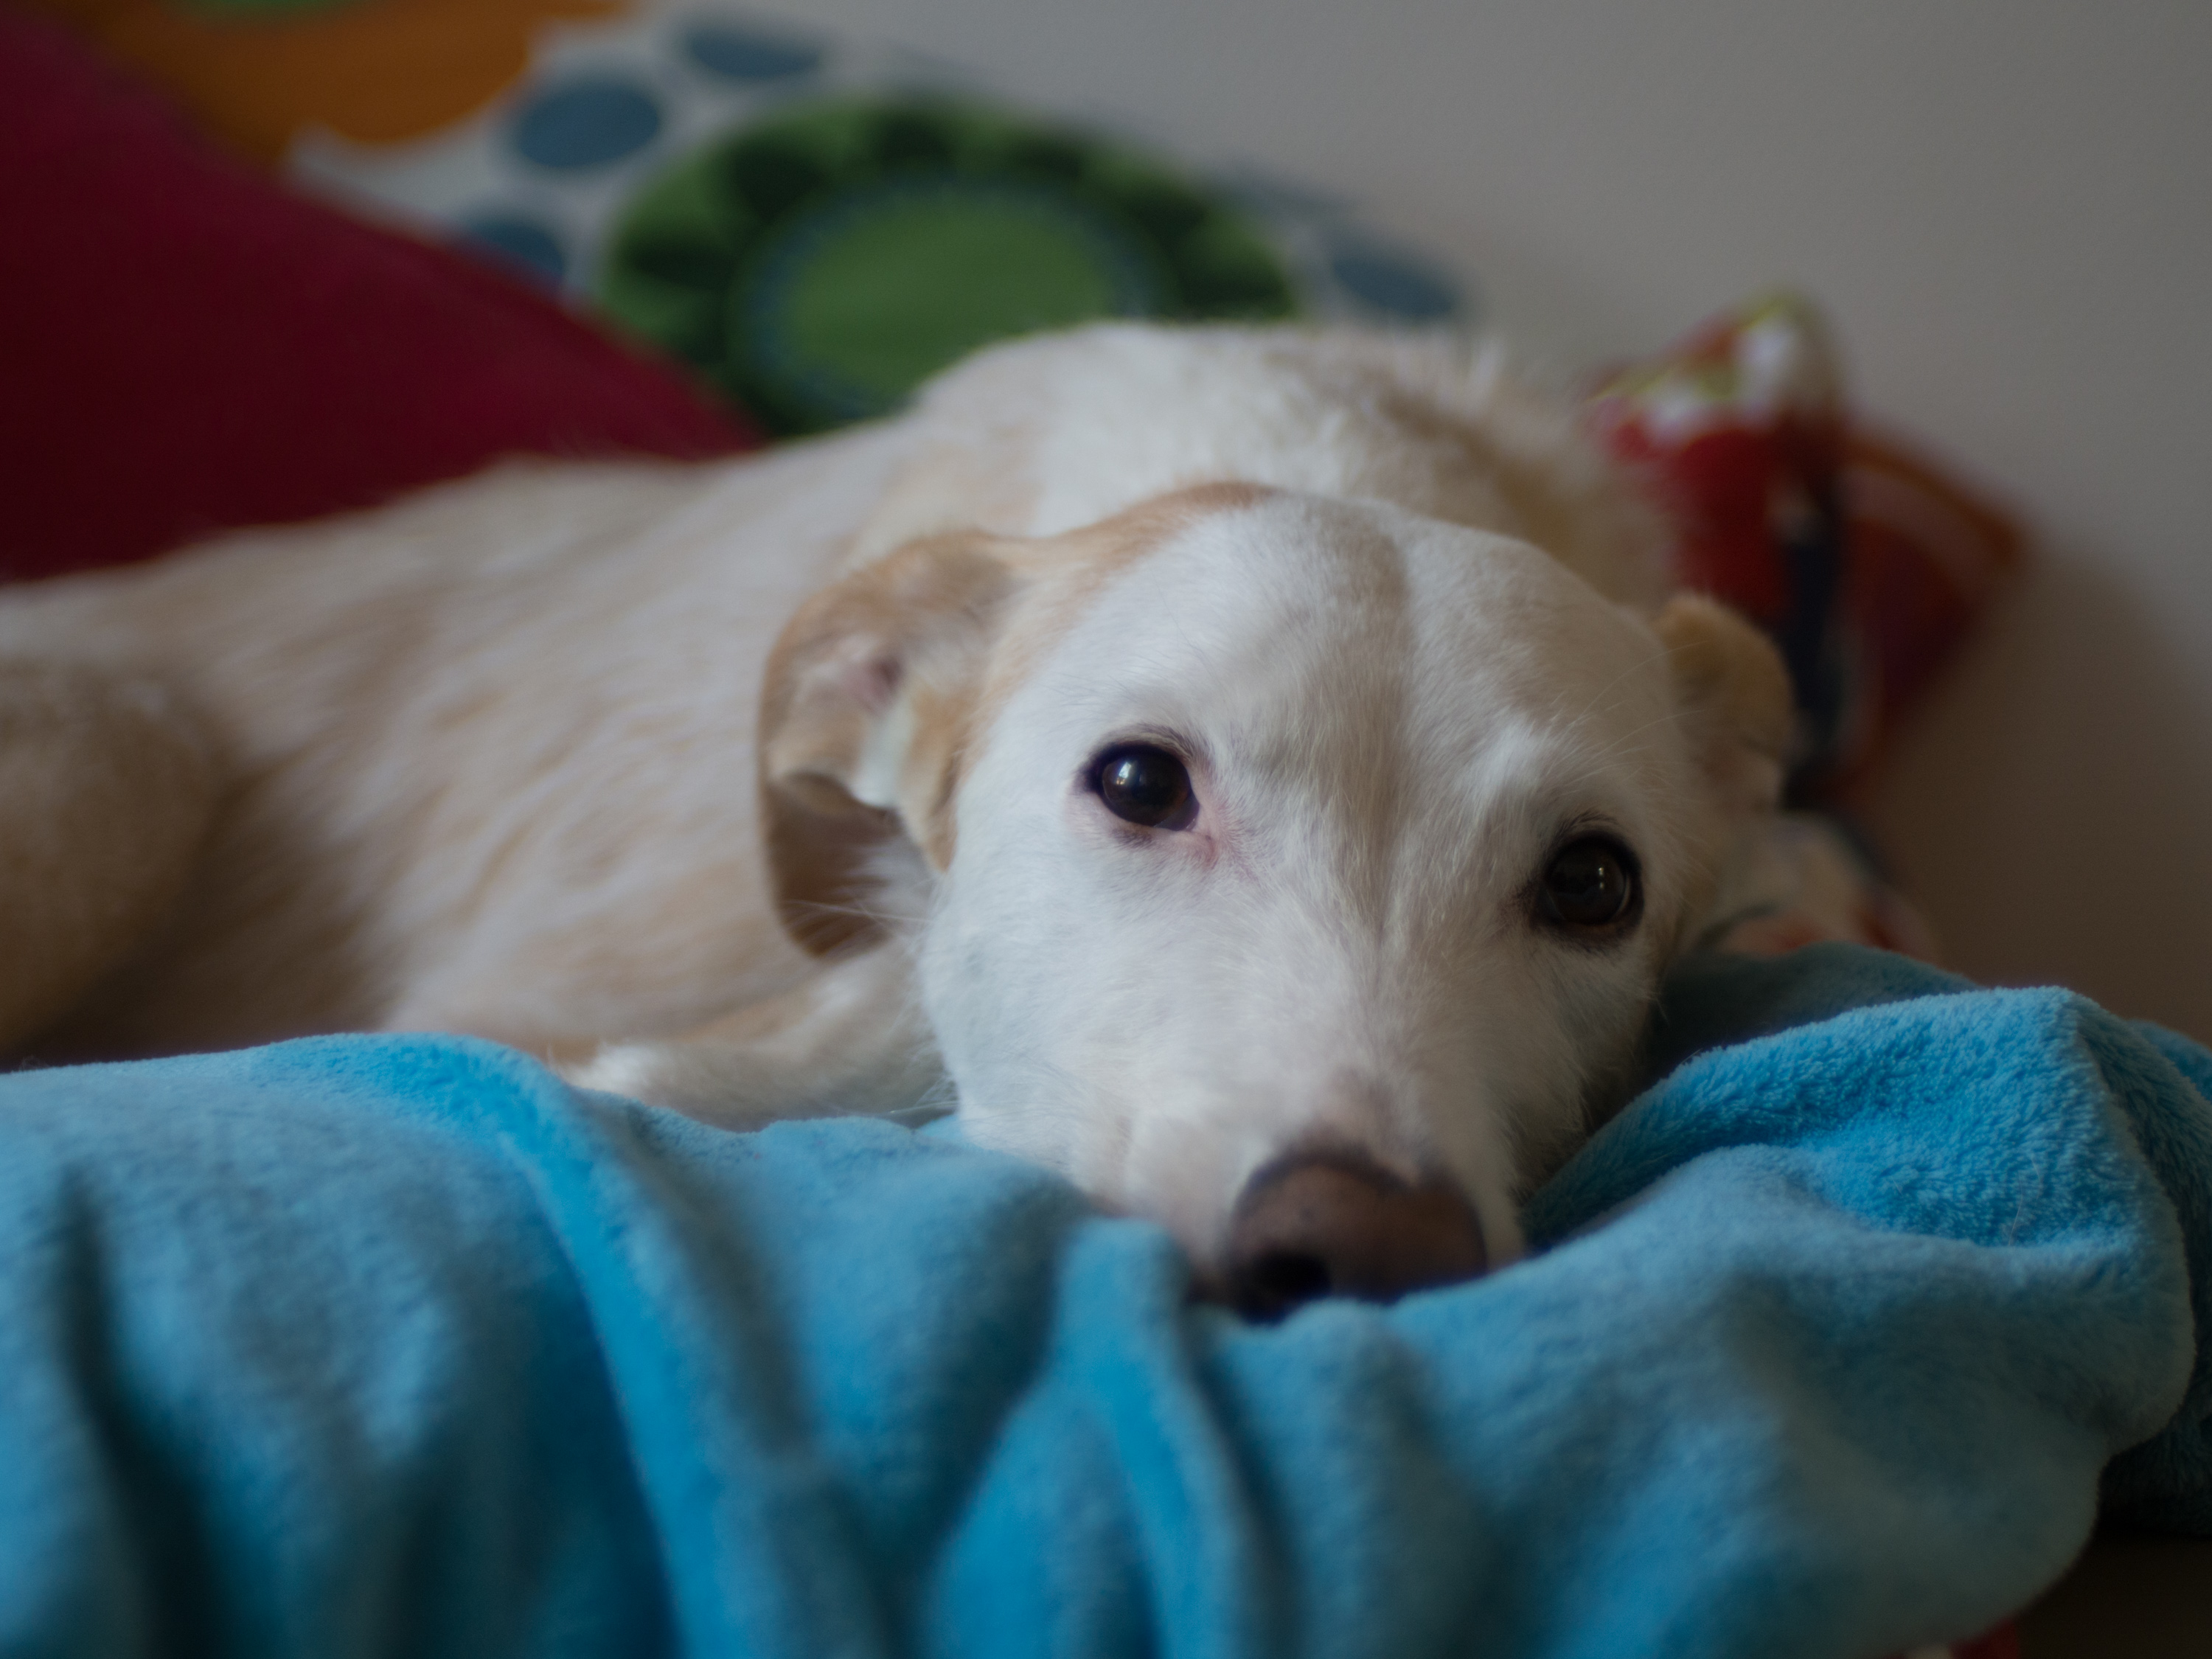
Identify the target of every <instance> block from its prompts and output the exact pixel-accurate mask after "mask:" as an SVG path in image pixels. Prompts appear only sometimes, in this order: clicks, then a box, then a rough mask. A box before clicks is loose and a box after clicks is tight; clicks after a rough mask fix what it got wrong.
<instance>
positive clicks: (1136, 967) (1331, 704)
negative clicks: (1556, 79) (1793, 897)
mask: <svg viewBox="0 0 2212 1659" xmlns="http://www.w3.org/2000/svg"><path fill="white" fill-rule="evenodd" d="M1789 708H1790V705H1789V696H1788V688H1787V684H1786V682H1785V680H1784V676H1783V671H1782V669H1781V665H1780V664H1779V662H1778V659H1777V658H1776V656H1775V654H1774V653H1773V651H1772V649H1771V647H1769V646H1768V645H1767V644H1766V643H1765V641H1764V640H1763V639H1762V638H1761V637H1760V636H1759V635H1758V634H1757V633H1756V632H1755V631H1753V629H1751V628H1750V627H1749V625H1748V624H1747V623H1743V622H1741V621H1740V620H1738V619H1737V618H1735V617H1733V616H1732V615H1730V614H1729V613H1728V612H1727V611H1723V610H1721V609H1720V608H1719V607H1717V606H1716V605H1711V604H1710V603H1707V602H1705V601H1703V600H1699V599H1677V600H1675V601H1674V602H1673V603H1672V604H1670V605H1668V607H1667V608H1666V609H1664V610H1663V611H1661V612H1660V614H1659V615H1658V616H1657V617H1656V619H1655V620H1648V621H1647V620H1645V619H1644V618H1642V617H1638V615H1636V614H1634V613H1632V612H1631V611H1627V610H1626V609H1624V608H1622V607H1620V606H1618V605H1613V604H1612V603H1610V602H1608V601H1607V600H1606V599H1603V598H1602V597H1601V596H1600V595H1599V594H1598V593H1597V592H1595V591H1594V590H1593V589H1591V588H1590V587H1589V586H1588V585H1586V584H1585V583H1583V581H1582V580H1579V579H1578V578H1577V577H1576V576H1574V575H1573V574H1571V573H1570V572H1568V571H1567V570H1565V568H1562V567H1561V566H1559V564H1557V563H1555V562H1553V561H1552V560H1550V559H1548V558H1547V557H1546V556H1544V555H1543V554H1541V553H1540V552H1538V551H1536V550H1534V549H1533V548H1530V547H1528V546H1527V545H1525V544H1520V543H1517V542H1513V541H1509V540H1506V539H1504V538H1499V537H1497V536H1492V535H1487V534H1485V533H1482V532H1477V531H1473V530H1468V529H1465V528H1462V527H1459V526H1449V525H1444V524H1441V523H1437V522H1436V521H1434V520H1426V519H1422V518H1418V517H1415V516H1413V515H1411V514H1408V513H1404V512H1401V511H1399V510H1397V509H1395V508H1392V507H1384V506H1381V505H1377V504H1372V503H1357V502H1355V503H1347V502H1343V501H1328V500H1320V499H1315V498H1311V497H1306V496H1300V495H1290V494H1284V493H1276V492H1267V491H1260V490H1255V489H1245V488H1241V487H1233V486H1215V487H1212V488H1208V489H1200V490H1195V491H1189V492H1185V493H1184V494H1182V495H1177V496H1174V497H1170V498H1168V499H1166V500H1164V501H1158V502H1154V503H1152V504H1151V505H1149V506H1146V507H1141V508H1139V509H1137V510H1136V511H1134V512H1132V513H1125V514H1123V515H1121V517H1119V518H1116V519H1114V520H1109V522H1107V523H1105V524H1103V525H1100V526H1095V527H1093V528H1091V529H1088V530H1085V531H1081V532H1075V533H1074V534H1072V535H1067V536H1062V537H1056V538H1042V539H1038V540H1033V541H1024V540H1009V539H1003V538H982V537H973V536H956V537H948V538H938V539H934V540H931V541H927V542H922V543H919V544H914V545H911V546H909V547H908V548H906V549H904V550H901V551H900V552H898V553H896V554H894V555H892V556H890V557H889V558H887V559H884V560H883V561H881V562H878V563H877V564H874V565H872V566H870V567H869V568H866V569H864V570H862V571H860V572H859V573H857V574H854V575H853V576H852V577H849V578H848V579H847V580H845V581H844V582H842V583H841V584H839V585H838V586H836V587H833V588H831V589H829V591H828V592H825V593H823V594H822V595H821V596H819V597H818V598H817V599H816V600H815V601H814V602H813V603H812V604H811V605H809V606H808V607H807V608H806V609H805V611H802V612H801V613H800V614H799V617H796V618H795V619H794V620H793V623H792V626H791V627H790V629H787V632H786V635H785V636H784V639H783V641H782V643H781V646H780V647H779V649H778V653H777V656H776V659H775V662H774V664H773V665H771V671H770V678H769V697H768V700H767V705H766V709H765V714H764V729H763V747H762V765H763V787H764V790H765V793H766V797H767V799H768V801H769V824H770V842H771V854H772V857H773V860H774V862H775V868H776V872H777V878H778V881H779V884H780V886H781V893H782V896H783V899H784V902H785V903H786V906H787V909H786V915H787V919H788V920H790V921H792V922H793V927H794V931H795V932H797V933H799V936H800V937H801V938H802V939H805V940H806V941H807V942H809V943H811V944H812V945H815V946H816V947H817V949H824V950H827V949H831V948H836V947H838V946H840V945H844V944H846V943H848V941H849V939H850V936H851V935H852V934H853V933H855V932H857V931H863V930H865V929H866V928H867V927H870V926H871V925H872V924H870V923H868V922H867V921H865V920H864V919H863V915H864V914H865V907H864V906H863V907H862V908H861V911H860V912H859V913H856V911H855V908H854V901H855V900H856V899H859V898H860V897H861V896H862V892H863V890H864V888H865V886H866V882H867V880H868V879H869V875H868V872H869V869H870V867H871V864H872V861H875V862H880V860H881V858H882V856H883V850H882V849H883V848H884V847H885V846H887V845H889V846H893V847H899V848H911V849H913V850H914V851H915V853H917V854H919V857H920V859H921V860H922V861H923V862H924V864H925V865H926V868H927V876H926V879H927V883H928V885H929V888H930V896H929V902H928V904H927V915H926V919H925V920H923V921H921V923H920V924H919V927H920V933H919V935H918V938H917V939H916V940H915V949H916V951H917V957H918V961H919V964H920V976H921V994H922V996H923V999H924V1002H925V1006H926V1008H927V1013H928V1016H929V1018H930V1021H931V1024H933V1028H934V1030H935V1031H936V1034H937V1036H938V1039H939V1043H940V1045H941V1047H942V1051H943V1054H944V1059H945V1065H946V1067H947V1070H948V1072H949V1073H950V1075H951V1079H953V1081H954V1083H955V1085H957V1090H958V1093H959V1101H960V1112H961V1116H962V1120H963V1124H964V1127H965V1128H966V1132H967V1133H968V1134H969V1136H970V1138H971V1139H974V1140H975V1141H978V1142H981V1143H982V1144H984V1145H986V1146H996V1147H1000V1148H1003V1149H1005V1150H1007V1151H1010V1152H1018V1153H1020V1154H1022V1155H1024V1156H1026V1157H1029V1158H1034V1159H1036V1160H1038V1161H1040V1162H1042V1163H1044V1164H1049V1165H1051V1166H1053V1167H1054V1168H1056V1169H1059V1170H1063V1171H1065V1172H1066V1174H1067V1175H1068V1176H1071V1177H1072V1178H1073V1180H1074V1181H1076V1182H1078V1183H1079V1184H1080V1185H1081V1186H1083V1187H1084V1188H1086V1189H1087V1190H1088V1191H1089V1192H1091V1194H1094V1195H1095V1196H1096V1197H1097V1198H1098V1199H1099V1200H1101V1201H1103V1203H1105V1204H1107V1205H1109V1206H1114V1207H1116V1208H1119V1209H1122V1210H1125V1211H1128V1212H1133V1213H1136V1214H1140V1215H1144V1216H1148V1217H1151V1218H1155V1219H1157V1220H1158V1221H1160V1222H1162V1223H1164V1224H1165V1225H1167V1226H1168V1227H1169V1228H1170V1230H1171V1231H1173V1232H1174V1233H1175V1234H1176V1237H1178V1238H1179V1239H1180V1240H1181V1241H1182V1243H1183V1244H1184V1245H1185V1247H1186V1248H1187V1249H1188V1251H1189V1252H1190V1254H1191V1256H1192V1258H1193V1260H1194V1262H1195V1264H1196V1266H1197V1269H1198V1272H1199V1273H1200V1279H1201V1280H1202V1281H1204V1282H1207V1283H1209V1284H1211V1285H1214V1286H1215V1287H1217V1288H1218V1289H1219V1290H1220V1291H1223V1292H1225V1293H1226V1294H1228V1295H1230V1296H1231V1297H1233V1298H1234V1299H1237V1300H1238V1301H1240V1302H1242V1303H1243V1304H1245V1305H1247V1306H1250V1307H1255V1308H1258V1309H1261V1310H1266V1309H1270V1308H1279V1307H1281V1306H1284V1305H1287V1304H1291V1303H1295V1302H1297V1301H1300V1300H1304V1299H1305V1298H1307V1297H1311V1296H1314V1295H1317V1294H1322V1293H1324V1292H1326V1291H1351V1292H1354V1293H1364V1294H1370V1295H1376V1296H1389V1295H1392V1294H1395V1293H1396V1292H1398V1291H1403V1290H1406V1289H1409V1288H1412V1287H1413V1286H1416V1285H1421V1284H1425V1283H1431V1282H1437V1281H1440V1280H1443V1279H1453V1278H1460V1277H1465V1276H1467V1275H1468V1274H1470V1273H1474V1272H1479V1271H1480V1270H1481V1269H1482V1268H1483V1267H1485V1266H1486V1265H1487V1264H1495V1263H1498V1262H1502V1261H1505V1260H1508V1259H1510V1257H1511V1256H1512V1255H1515V1254H1516V1253H1517V1251H1518V1250H1519V1249H1520V1243H1521V1241H1520V1234H1519V1230H1518V1226H1517V1225H1516V1204H1517V1201H1518V1200H1519V1199H1520V1198H1521V1197H1522V1195H1523V1194H1525V1193H1526V1191H1527V1190H1528V1188H1529V1187H1530V1186H1531V1184H1532V1183H1533V1182H1535V1181H1536V1180H1538V1179H1540V1178H1541V1176H1543V1175H1544V1174H1546V1173H1547V1172H1548V1171H1549V1170H1551V1169H1552V1168H1553V1166H1554V1165H1555V1164H1557V1162H1558V1161H1559V1159H1560V1158H1562V1157H1563V1156H1564V1155H1565V1153H1566V1152H1569V1151H1571V1149H1572V1148H1573V1146H1575V1145H1576V1144H1577V1142H1578V1141H1579V1139H1581V1138H1582V1137H1583V1135H1584V1134H1586V1133H1588V1131H1589V1128H1590V1127H1591V1126H1592V1125H1593V1124H1594V1123H1595V1121H1599V1120H1600V1119H1601V1117H1602V1115H1604V1114H1605V1113H1606V1112H1607V1111H1608V1110H1609V1109H1612V1108H1613V1106H1614V1105H1616V1104H1617V1103H1618V1102H1619V1099H1620V1096H1621V1092H1622V1091H1623V1090H1624V1089H1625V1087H1626V1085H1627V1083H1628V1081H1629V1079H1630V1078H1631V1075H1632V1069H1633V1066H1634V1065H1635V1063H1636V1058H1637V1054H1638V1047H1639V1040H1640V1037H1641V1035H1642V1031H1643V1029H1644V1023H1645V1018H1646V1015H1647V1012H1648V1011H1649V1009H1650V1004H1651V1000H1652V997H1653V994H1654V991H1655V988H1656V984H1657V981H1658V979H1659V976H1660V974H1661V973H1662V969H1664V967H1665V965H1666V964H1667V963H1668V961H1669V960H1670V958H1671V957H1673V956H1674V954H1675V953H1676V952H1677V951H1679V950H1680V948H1681V945H1682V944H1683V942H1684V941H1685V939H1686V934H1687V933H1688V932H1689V930H1690V929H1691V928H1692V927H1693V926H1694V925H1695V923H1696V921H1697V920H1698V918H1699V915H1700V912H1701V910H1702V908H1703V907H1704V905H1705V902H1706V900H1707V898H1708V896H1709V895H1710V892H1711V882H1712V879H1713V874H1714V871H1715V867H1716V865H1717V861H1718V860H1719V859H1720V858H1721V857H1722V856H1723V852H1724V849H1725V848H1726V847H1727V845H1728V843H1729V842H1730V840H1731V838H1732V837H1733V836H1735V834H1737V833H1739V832H1740V831H1741V829H1743V828H1744V827H1745V824H1746V822H1747V819H1749V818H1750V817H1753V815H1757V814H1760V813H1763V812H1765V811H1768V810H1769V809H1771V805H1772V804H1773V801H1774V797H1775V794H1776V791H1777V788H1778V783H1779V779H1780V770H1781V768H1780V761H1781V757H1782V753H1783V750H1784V745H1785V743H1786V740H1787V737H1788V732H1789V723H1790V714H1789Z"/></svg>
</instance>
